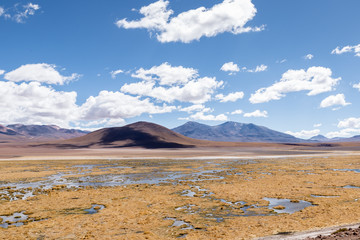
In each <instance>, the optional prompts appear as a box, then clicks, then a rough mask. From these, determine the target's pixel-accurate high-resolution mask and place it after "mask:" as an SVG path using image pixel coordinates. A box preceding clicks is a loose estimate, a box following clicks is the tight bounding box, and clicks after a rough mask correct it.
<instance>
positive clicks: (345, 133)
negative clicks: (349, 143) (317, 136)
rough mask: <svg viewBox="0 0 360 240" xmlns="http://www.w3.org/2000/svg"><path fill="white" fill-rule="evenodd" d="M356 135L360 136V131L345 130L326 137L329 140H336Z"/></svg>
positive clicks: (330, 133)
mask: <svg viewBox="0 0 360 240" xmlns="http://www.w3.org/2000/svg"><path fill="white" fill-rule="evenodd" d="M354 135H360V129H355V128H345V129H341V130H339V131H334V132H329V133H327V134H326V135H325V136H326V137H328V138H335V137H342V138H348V137H352V136H354Z"/></svg>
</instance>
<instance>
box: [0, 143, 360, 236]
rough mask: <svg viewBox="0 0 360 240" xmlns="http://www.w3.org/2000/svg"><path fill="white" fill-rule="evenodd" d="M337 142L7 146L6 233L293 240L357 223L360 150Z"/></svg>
mask: <svg viewBox="0 0 360 240" xmlns="http://www.w3.org/2000/svg"><path fill="white" fill-rule="evenodd" d="M332 147H333V148H334V150H332V149H331V147H329V146H328V145H321V146H320V145H318V146H310V145H305V146H304V145H301V146H299V145H297V146H294V145H280V144H273V145H271V144H269V145H268V146H264V147H261V146H260V145H259V144H244V146H242V147H232V148H216V147H213V148H194V149H167V150H148V149H140V148H139V149H137V148H123V149H86V150H78V149H77V150H69V149H55V148H54V149H51V148H44V149H42V148H24V147H19V146H17V147H15V146H14V145H12V146H3V147H2V150H3V151H2V159H1V161H0V238H1V239H177V238H183V239H257V238H264V239H267V238H269V239H270V238H271V237H274V236H280V237H279V239H283V238H284V239H285V238H286V237H287V236H291V235H292V234H293V233H297V232H302V231H309V230H310V231H311V230H319V229H322V228H326V227H331V226H342V225H346V224H356V223H358V222H360V220H359V219H360V211H358V209H359V207H360V154H359V152H358V151H357V149H356V148H357V147H356V144H353V145H351V146H347V145H346V144H345V145H343V146H342V145H337V146H332ZM16 149H17V151H15V150H16ZM45 149H46V150H45ZM341 149H343V150H341ZM14 153H16V154H15V155H12V154H14ZM299 239H301V238H299Z"/></svg>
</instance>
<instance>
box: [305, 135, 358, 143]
mask: <svg viewBox="0 0 360 240" xmlns="http://www.w3.org/2000/svg"><path fill="white" fill-rule="evenodd" d="M309 140H311V141H317V142H360V135H356V136H353V137H350V138H341V137H335V138H327V137H325V136H323V135H317V136H314V137H312V138H310V139H309Z"/></svg>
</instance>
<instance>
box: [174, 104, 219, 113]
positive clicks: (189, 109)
mask: <svg viewBox="0 0 360 240" xmlns="http://www.w3.org/2000/svg"><path fill="white" fill-rule="evenodd" d="M180 111H182V112H187V113H193V112H211V111H212V109H211V108H206V107H205V106H204V105H202V104H194V105H191V106H189V107H184V108H181V109H180Z"/></svg>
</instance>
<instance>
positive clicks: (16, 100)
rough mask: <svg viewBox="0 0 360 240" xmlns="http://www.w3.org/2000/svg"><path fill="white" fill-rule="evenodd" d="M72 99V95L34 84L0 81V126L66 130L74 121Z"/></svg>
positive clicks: (74, 104)
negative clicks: (27, 125)
mask: <svg viewBox="0 0 360 240" xmlns="http://www.w3.org/2000/svg"><path fill="white" fill-rule="evenodd" d="M76 97H77V94H76V92H59V91H55V90H54V89H52V88H51V87H46V86H41V84H40V83H38V82H30V83H21V84H17V83H14V82H4V81H0V111H1V115H0V122H1V123H3V124H11V123H23V124H56V125H59V126H62V127H69V122H70V121H74V120H76V119H77V117H78V116H77V113H78V106H77V105H76Z"/></svg>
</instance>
